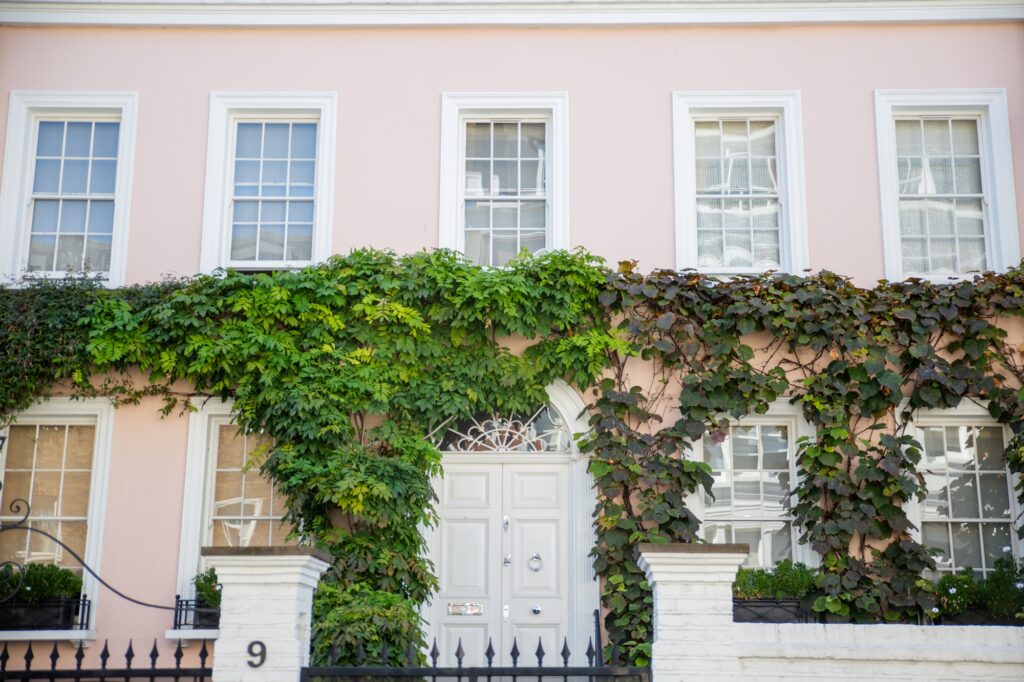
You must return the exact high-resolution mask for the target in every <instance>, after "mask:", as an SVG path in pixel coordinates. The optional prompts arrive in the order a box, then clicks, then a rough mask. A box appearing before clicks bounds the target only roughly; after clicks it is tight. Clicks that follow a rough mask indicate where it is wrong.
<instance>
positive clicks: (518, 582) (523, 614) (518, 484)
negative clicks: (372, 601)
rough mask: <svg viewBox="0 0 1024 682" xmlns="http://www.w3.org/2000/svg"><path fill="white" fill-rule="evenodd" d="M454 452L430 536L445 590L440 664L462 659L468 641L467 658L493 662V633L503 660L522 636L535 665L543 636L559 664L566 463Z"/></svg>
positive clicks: (438, 625) (439, 619) (436, 604)
mask: <svg viewBox="0 0 1024 682" xmlns="http://www.w3.org/2000/svg"><path fill="white" fill-rule="evenodd" d="M452 459H455V458H454V457H453V458H450V459H446V461H445V464H444V471H445V474H444V478H443V479H442V480H441V481H438V482H437V484H436V488H437V489H438V497H439V502H438V518H439V520H438V526H437V528H436V529H435V530H434V532H433V533H432V534H431V542H430V550H431V557H432V559H433V560H434V565H435V567H436V570H437V573H438V579H439V581H440V589H439V591H438V593H437V594H436V595H435V596H434V600H433V603H432V604H431V606H430V608H429V609H428V610H427V612H426V613H427V618H428V621H429V630H428V632H429V633H430V634H429V635H428V639H429V640H432V639H433V637H435V636H436V637H437V646H438V649H439V650H440V653H441V655H440V657H439V658H438V664H439V665H455V663H456V661H455V656H454V652H455V649H456V648H457V647H458V645H459V640H460V638H461V640H462V648H463V650H464V652H465V658H464V660H463V665H480V664H483V663H485V659H484V657H483V652H484V650H485V649H486V648H487V643H488V640H489V639H490V640H491V641H492V642H493V645H494V649H495V652H496V656H495V664H496V665H511V663H512V661H511V657H510V656H509V650H510V649H511V648H512V641H513V638H515V639H516V642H517V644H518V646H519V651H520V654H521V656H520V659H519V661H520V664H521V665H536V657H535V651H536V649H537V642H538V638H539V640H540V641H541V642H542V645H543V647H544V651H545V652H546V654H545V657H544V661H545V663H546V664H548V665H555V664H557V663H558V654H559V652H560V651H561V648H562V638H563V637H565V636H566V634H567V628H566V619H567V618H568V611H569V609H568V596H569V590H568V564H567V561H568V559H569V557H568V555H567V552H568V546H569V537H568V469H567V467H566V465H565V464H564V463H562V462H558V463H551V464H546V463H545V464H503V463H494V464H464V463H461V462H458V461H452ZM534 556H536V559H533V560H531V558H532V557H534ZM506 560H507V561H508V563H505V561H506ZM506 607H507V616H506V615H505V613H504V610H505V608H506ZM478 611H479V612H480V613H479V614H478V615H476V614H477V612H478ZM459 613H466V615H458V614H459ZM469 614H474V615H469ZM429 644H430V642H428V645H429Z"/></svg>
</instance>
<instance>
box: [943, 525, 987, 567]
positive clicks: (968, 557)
mask: <svg viewBox="0 0 1024 682" xmlns="http://www.w3.org/2000/svg"><path fill="white" fill-rule="evenodd" d="M950 529H951V530H952V531H953V561H954V562H955V564H956V567H957V568H967V567H971V568H981V534H980V533H979V532H978V524H976V523H954V524H951V525H950Z"/></svg>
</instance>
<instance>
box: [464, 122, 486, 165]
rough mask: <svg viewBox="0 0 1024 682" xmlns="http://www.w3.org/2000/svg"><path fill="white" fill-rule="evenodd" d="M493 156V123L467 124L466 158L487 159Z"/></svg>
mask: <svg viewBox="0 0 1024 682" xmlns="http://www.w3.org/2000/svg"><path fill="white" fill-rule="evenodd" d="M490 156H491V124H490V123H467V124H466V158H470V159H487V158H490Z"/></svg>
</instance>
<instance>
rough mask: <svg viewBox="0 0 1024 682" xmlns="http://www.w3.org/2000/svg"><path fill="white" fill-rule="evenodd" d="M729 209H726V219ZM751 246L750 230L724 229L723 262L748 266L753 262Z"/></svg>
mask: <svg viewBox="0 0 1024 682" xmlns="http://www.w3.org/2000/svg"><path fill="white" fill-rule="evenodd" d="M728 217H729V211H728V209H726V219H727V220H728ZM752 251H753V248H752V244H751V235H750V232H748V231H746V230H739V231H737V230H726V231H725V264H726V265H727V266H735V267H750V266H751V265H752V264H753V253H752Z"/></svg>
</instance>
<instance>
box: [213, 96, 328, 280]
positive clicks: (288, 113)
mask: <svg viewBox="0 0 1024 682" xmlns="http://www.w3.org/2000/svg"><path fill="white" fill-rule="evenodd" d="M337 108H338V95H337V93H335V92H303V93H300V92H263V93H258V92H257V93H253V92H212V93H210V121H209V139H208V143H207V150H206V190H205V195H204V202H203V236H202V250H201V254H200V259H199V261H200V262H199V269H200V271H201V272H206V273H209V272H212V271H213V270H215V269H217V268H235V269H238V270H275V269H284V268H291V267H296V268H298V267H304V266H307V265H311V264H313V263H317V262H321V261H324V260H326V259H327V258H328V257H329V256H330V255H331V229H332V226H333V223H334V220H333V214H334V206H333V201H332V197H333V192H332V189H333V187H334V172H335V158H334V157H335V153H334V152H335V148H336V141H335V135H336V120H337ZM261 117H263V118H264V119H265V120H268V121H272V120H273V119H289V120H290V119H294V118H316V119H317V145H316V170H315V173H316V175H315V177H314V187H313V204H314V209H313V252H312V257H311V259H310V260H308V261H289V260H283V261H265V260H264V261H261V260H255V261H232V260H231V258H230V257H231V199H232V197H233V194H234V192H233V191H232V181H233V178H234V161H235V158H234V156H235V133H236V130H237V128H238V125H237V124H238V121H239V120H250V119H254V118H261Z"/></svg>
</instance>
